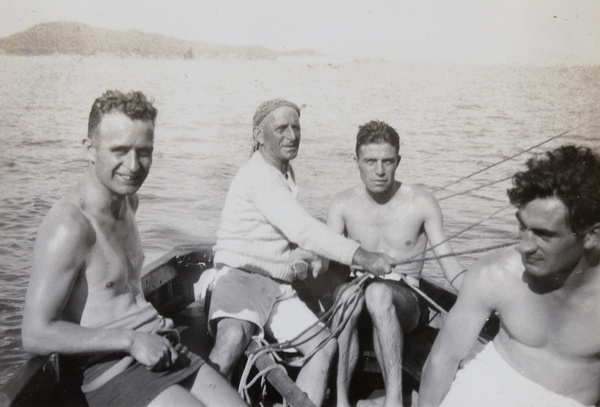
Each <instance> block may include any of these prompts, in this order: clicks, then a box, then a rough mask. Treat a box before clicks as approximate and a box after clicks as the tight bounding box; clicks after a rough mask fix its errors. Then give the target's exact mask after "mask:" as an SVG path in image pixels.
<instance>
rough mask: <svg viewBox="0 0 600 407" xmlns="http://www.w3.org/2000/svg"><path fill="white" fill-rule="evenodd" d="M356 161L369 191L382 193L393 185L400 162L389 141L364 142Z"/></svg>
mask: <svg viewBox="0 0 600 407" xmlns="http://www.w3.org/2000/svg"><path fill="white" fill-rule="evenodd" d="M356 161H357V165H358V170H359V172H360V178H361V179H362V181H363V183H364V184H365V186H366V187H367V190H368V191H369V192H371V193H374V194H380V193H384V192H387V191H388V190H390V188H392V187H393V185H394V180H395V174H396V168H398V164H399V163H400V156H399V155H398V152H397V151H396V149H395V148H394V146H392V145H391V144H389V143H372V144H363V145H362V146H360V147H359V148H358V157H356Z"/></svg>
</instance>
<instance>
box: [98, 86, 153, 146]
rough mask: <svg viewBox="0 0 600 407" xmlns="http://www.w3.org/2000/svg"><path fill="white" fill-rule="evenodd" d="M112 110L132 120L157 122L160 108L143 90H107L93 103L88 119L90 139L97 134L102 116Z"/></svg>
mask: <svg viewBox="0 0 600 407" xmlns="http://www.w3.org/2000/svg"><path fill="white" fill-rule="evenodd" d="M112 111H117V112H121V113H123V114H125V115H126V116H127V117H129V118H130V119H132V120H151V121H152V124H155V123H154V121H155V120H156V115H157V114H158V110H156V108H155V107H154V106H152V102H150V101H148V99H146V96H144V94H143V93H142V92H139V91H133V92H129V93H121V92H119V91H118V90H107V91H106V92H104V94H103V95H102V96H101V97H99V98H98V99H96V100H95V101H94V104H93V105H92V110H91V111H90V117H89V120H88V138H89V139H92V138H93V137H94V135H95V134H96V132H97V130H98V126H99V125H100V121H101V120H102V116H104V115H105V114H107V113H110V112H112Z"/></svg>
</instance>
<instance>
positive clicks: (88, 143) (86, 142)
mask: <svg viewBox="0 0 600 407" xmlns="http://www.w3.org/2000/svg"><path fill="white" fill-rule="evenodd" d="M81 144H82V145H83V148H84V149H85V155H86V156H87V159H88V161H89V162H91V163H92V164H94V163H95V159H94V149H95V148H94V144H93V143H92V140H90V139H89V137H86V138H84V139H83V140H82V141H81Z"/></svg>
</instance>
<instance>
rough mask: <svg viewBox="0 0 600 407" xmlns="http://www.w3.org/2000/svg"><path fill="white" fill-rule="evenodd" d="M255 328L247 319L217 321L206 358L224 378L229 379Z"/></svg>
mask: <svg viewBox="0 0 600 407" xmlns="http://www.w3.org/2000/svg"><path fill="white" fill-rule="evenodd" d="M255 330H256V325H254V324H253V323H252V322H248V321H242V320H239V319H235V318H221V319H220V320H218V321H217V326H216V337H215V345H214V346H213V349H212V351H211V352H210V355H209V356H208V360H209V362H210V363H211V364H212V365H213V366H214V367H215V369H218V370H219V372H220V373H221V374H222V375H223V376H225V377H226V378H228V379H231V375H232V373H233V370H234V368H235V365H236V364H237V363H238V362H239V360H240V358H241V357H242V355H243V353H244V350H245V349H246V346H248V343H249V342H250V339H252V335H254V332H255Z"/></svg>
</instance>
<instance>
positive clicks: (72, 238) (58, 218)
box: [36, 199, 95, 249]
mask: <svg viewBox="0 0 600 407" xmlns="http://www.w3.org/2000/svg"><path fill="white" fill-rule="evenodd" d="M94 239H95V232H94V227H93V226H92V224H91V223H90V221H89V219H88V218H87V217H86V216H85V214H84V212H83V210H82V208H81V207H80V206H79V205H78V204H77V203H76V202H74V201H73V200H70V199H63V200H61V201H59V202H57V203H56V204H55V205H54V206H53V207H52V208H51V209H50V211H48V214H47V215H46V217H45V218H44V221H43V222H42V226H41V228H40V230H39V232H38V237H37V240H36V247H37V246H40V245H41V246H47V247H44V248H45V249H53V248H58V247H62V248H63V249H66V248H67V247H69V246H70V247H73V246H78V247H84V246H90V245H92V244H93V241H94Z"/></svg>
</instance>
